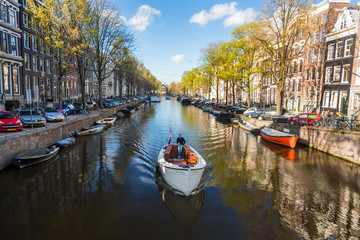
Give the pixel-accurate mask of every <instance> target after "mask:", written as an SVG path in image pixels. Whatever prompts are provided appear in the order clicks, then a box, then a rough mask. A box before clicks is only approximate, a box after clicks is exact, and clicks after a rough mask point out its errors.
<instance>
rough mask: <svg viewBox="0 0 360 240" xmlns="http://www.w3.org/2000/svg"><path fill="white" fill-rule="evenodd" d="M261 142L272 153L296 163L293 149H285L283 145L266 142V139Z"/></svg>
mask: <svg viewBox="0 0 360 240" xmlns="http://www.w3.org/2000/svg"><path fill="white" fill-rule="evenodd" d="M260 142H261V143H262V144H263V145H265V146H266V147H268V148H269V149H270V150H271V151H273V152H274V153H276V154H277V155H280V156H281V157H283V158H286V159H288V160H290V161H291V162H295V150H294V149H292V148H287V147H283V146H281V145H278V144H275V143H272V142H269V141H266V140H265V139H263V138H261V140H260Z"/></svg>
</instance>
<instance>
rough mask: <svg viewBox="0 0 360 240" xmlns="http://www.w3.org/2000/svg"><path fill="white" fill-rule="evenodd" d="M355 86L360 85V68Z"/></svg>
mask: <svg viewBox="0 0 360 240" xmlns="http://www.w3.org/2000/svg"><path fill="white" fill-rule="evenodd" d="M355 85H360V67H357V68H356V78H355Z"/></svg>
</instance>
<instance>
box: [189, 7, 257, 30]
mask: <svg viewBox="0 0 360 240" xmlns="http://www.w3.org/2000/svg"><path fill="white" fill-rule="evenodd" d="M236 5H237V3H236V2H230V3H223V4H216V5H214V6H212V7H211V8H210V10H209V11H206V10H202V11H200V12H199V13H195V14H194V15H193V16H192V17H191V18H190V20H189V22H190V23H197V24H199V25H200V26H201V27H204V26H205V25H206V24H208V22H209V21H213V20H217V19H221V18H224V17H227V18H226V19H225V21H224V26H225V27H229V26H234V25H240V24H243V23H245V22H246V21H250V20H252V19H254V18H255V16H256V15H257V13H256V11H255V10H254V9H252V8H248V9H245V10H237V9H236Z"/></svg>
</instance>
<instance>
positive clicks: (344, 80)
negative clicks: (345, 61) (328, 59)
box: [341, 65, 350, 83]
mask: <svg viewBox="0 0 360 240" xmlns="http://www.w3.org/2000/svg"><path fill="white" fill-rule="evenodd" d="M349 81H350V65H344V67H343V72H342V78H341V82H342V83H348V82H349Z"/></svg>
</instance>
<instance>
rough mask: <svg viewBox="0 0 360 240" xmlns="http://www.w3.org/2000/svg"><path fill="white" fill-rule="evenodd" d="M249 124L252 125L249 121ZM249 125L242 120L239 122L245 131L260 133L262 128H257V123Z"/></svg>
mask: <svg viewBox="0 0 360 240" xmlns="http://www.w3.org/2000/svg"><path fill="white" fill-rule="evenodd" d="M247 124H248V125H250V124H251V123H247ZM248 125H246V124H243V123H242V122H239V127H240V128H241V129H243V130H245V131H248V132H251V133H259V132H260V128H257V127H256V126H255V125H253V126H248ZM251 125H252V124H251Z"/></svg>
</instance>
